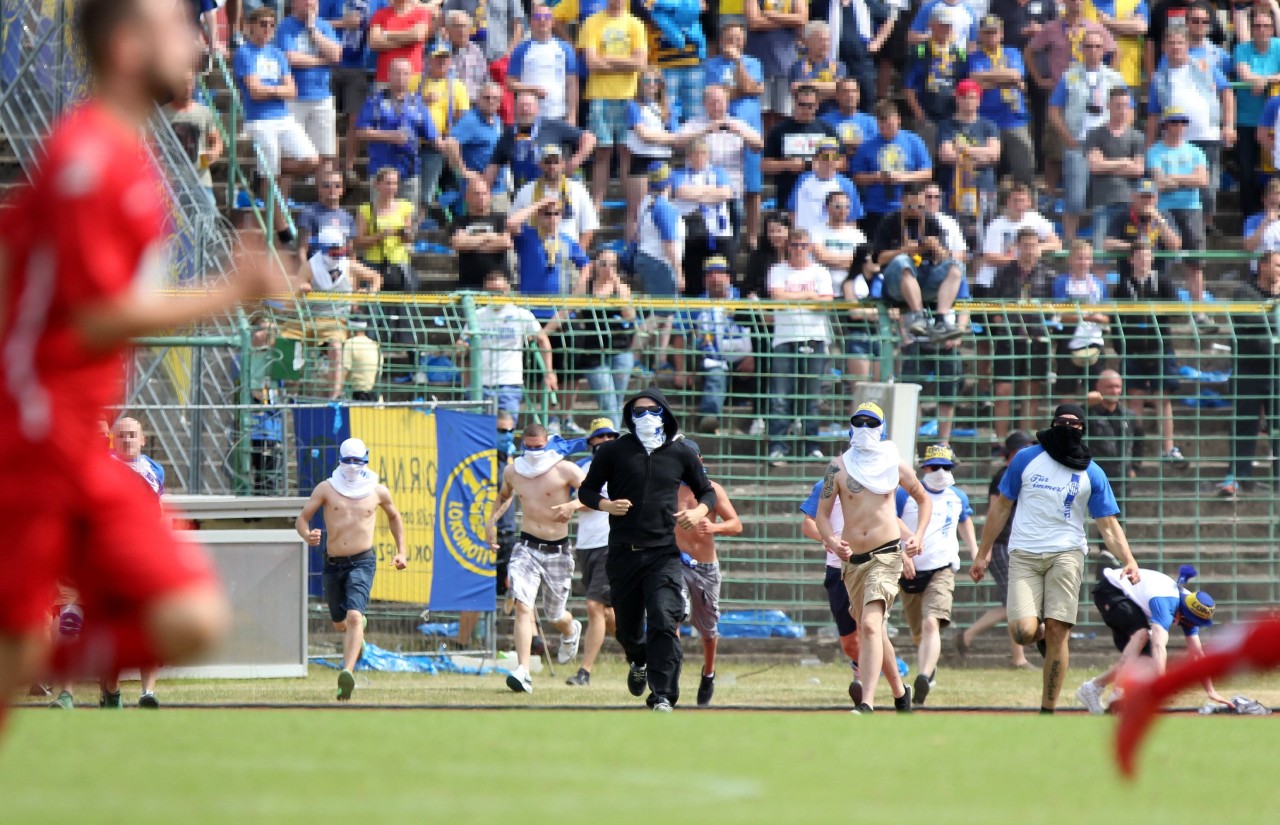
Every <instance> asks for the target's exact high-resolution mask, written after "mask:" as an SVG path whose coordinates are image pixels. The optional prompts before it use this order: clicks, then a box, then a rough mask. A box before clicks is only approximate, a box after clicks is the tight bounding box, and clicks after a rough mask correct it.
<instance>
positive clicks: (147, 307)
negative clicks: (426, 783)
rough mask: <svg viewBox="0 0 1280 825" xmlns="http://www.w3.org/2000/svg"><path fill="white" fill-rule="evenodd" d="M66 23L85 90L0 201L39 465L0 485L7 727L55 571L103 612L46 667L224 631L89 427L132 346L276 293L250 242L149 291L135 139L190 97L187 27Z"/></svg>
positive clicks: (25, 453) (201, 640)
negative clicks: (191, 283) (208, 275)
mask: <svg viewBox="0 0 1280 825" xmlns="http://www.w3.org/2000/svg"><path fill="white" fill-rule="evenodd" d="M76 35H77V36H76V40H77V42H79V43H81V44H83V46H84V54H85V58H86V64H87V67H88V71H89V73H90V75H91V81H92V82H91V84H90V88H91V89H92V93H91V96H90V97H89V98H88V100H87V101H85V102H84V103H83V104H82V105H80V106H79V107H78V108H76V109H74V110H72V111H71V113H70V114H68V115H67V116H66V117H65V118H64V119H63V120H61V121H60V122H59V123H58V124H56V125H55V126H54V128H53V130H52V132H51V133H50V134H49V135H48V137H47V138H46V140H45V141H44V145H43V159H42V161H41V164H40V166H39V167H38V168H37V169H35V170H34V171H33V172H32V173H31V175H30V177H29V179H28V181H27V182H26V183H25V184H22V185H20V186H19V187H18V188H17V189H16V191H15V192H13V193H12V194H11V196H10V198H9V199H8V203H9V205H10V206H11V207H12V208H8V209H4V210H0V278H3V283H4V285H5V293H4V296H3V303H2V304H0V307H2V309H0V339H2V340H3V345H4V347H6V348H7V349H9V351H11V352H16V353H20V354H22V357H20V358H14V359H8V360H6V361H5V362H4V363H3V365H0V375H2V376H3V380H4V381H5V383H6V384H9V385H13V386H21V387H22V388H23V391H22V392H21V393H18V394H15V395H10V396H6V397H5V398H4V399H3V400H0V420H3V421H4V422H5V427H6V429H7V431H8V432H9V433H10V440H9V445H8V448H9V451H10V456H11V458H12V460H14V461H16V462H18V463H19V464H21V465H22V466H26V467H29V468H31V469H30V472H24V473H21V474H13V475H10V476H9V477H8V478H7V480H6V481H5V483H4V486H3V493H4V495H3V496H0V501H3V502H4V504H3V510H4V523H5V525H6V527H7V529H8V530H9V535H10V538H11V541H10V542H9V543H7V544H6V545H5V547H6V550H5V551H4V558H5V561H6V562H7V566H8V567H9V569H10V572H9V573H8V574H6V575H5V576H4V577H3V579H0V702H3V704H0V728H2V727H3V724H4V715H5V713H6V710H7V706H8V699H9V698H10V697H11V696H12V695H13V694H14V693H15V691H16V690H17V689H18V688H19V687H21V688H22V689H26V688H27V687H28V686H29V685H30V684H31V682H32V677H33V675H34V674H35V673H36V672H37V671H39V670H40V668H41V665H42V661H43V660H44V659H45V653H46V647H47V642H48V633H47V628H48V620H49V607H50V605H52V604H53V603H54V594H55V587H56V584H57V582H58V581H60V580H63V579H69V580H71V581H70V583H71V584H73V585H75V586H77V587H78V589H79V590H80V595H81V598H82V600H83V604H84V607H85V610H86V613H90V612H91V613H93V615H94V616H95V617H96V619H95V622H94V624H93V626H91V627H86V628H85V629H84V631H83V632H82V633H81V634H80V635H79V638H78V639H76V640H75V641H74V642H72V643H70V644H67V645H64V646H61V647H59V648H58V649H57V650H56V651H54V653H53V657H52V663H51V664H52V666H51V668H50V676H51V677H52V678H53V679H56V680H66V679H68V678H77V677H81V676H100V675H102V674H103V673H114V672H117V671H119V670H122V669H126V668H133V667H150V666H153V665H155V664H157V663H159V662H161V661H164V662H168V663H171V664H184V663H187V662H190V661H193V660H195V659H197V658H198V657H199V656H200V655H201V654H203V653H204V652H205V651H207V650H208V649H210V648H211V647H212V646H213V645H214V644H215V643H216V642H217V641H218V640H219V639H220V638H221V637H222V636H223V635H224V633H225V631H226V628H227V627H228V625H229V623H230V610H229V607H228V604H227V599H226V596H225V594H224V593H223V591H222V588H221V587H220V586H219V584H218V580H217V574H216V572H215V571H214V568H213V566H212V564H211V563H210V562H209V560H208V558H207V557H206V555H205V554H204V553H203V552H202V551H201V550H200V549H199V548H198V546H197V545H195V544H194V543H191V542H186V541H179V540H178V539H177V537H176V536H175V535H174V534H173V532H172V530H171V529H170V527H169V526H168V525H167V524H166V523H165V520H164V519H163V518H162V517H161V513H160V511H159V509H158V508H156V506H155V496H154V495H153V494H152V493H150V492H149V491H147V490H145V489H143V488H142V487H141V486H140V485H138V484H137V483H136V481H137V480H136V477H135V476H134V474H133V472H132V471H131V470H130V469H129V468H128V467H126V466H124V464H123V463H121V462H120V461H117V460H116V459H115V458H113V457H112V455H111V453H110V451H109V449H108V446H107V443H106V440H105V439H103V438H101V436H100V435H99V433H100V432H101V428H102V422H103V419H104V417H105V411H106V409H107V407H109V406H111V405H113V404H116V403H119V401H120V400H121V399H120V388H122V387H123V386H124V357H123V356H124V355H125V353H126V350H127V348H128V346H129V343H130V342H131V341H133V340H135V339H137V338H138V337H140V336H146V335H152V334H157V333H159V332H160V331H161V330H172V329H177V328H182V327H186V326H188V325H190V324H193V323H195V322H197V321H199V320H201V319H203V318H206V317H211V316H221V315H223V314H224V313H226V312H228V311H230V310H232V309H233V308H234V307H236V306H237V305H239V304H241V303H243V302H247V301H249V300H252V299H255V298H257V297H259V296H261V295H265V294H268V293H269V292H272V291H276V290H279V291H283V290H284V289H285V279H284V274H283V273H282V272H280V271H279V269H278V267H276V266H275V265H274V264H272V263H271V262H270V260H269V259H268V258H267V257H266V256H265V255H264V254H263V253H262V252H260V251H259V250H257V249H243V250H242V251H241V252H240V255H239V258H238V260H237V264H238V266H237V268H236V271H235V272H234V274H232V275H231V277H230V278H229V279H228V280H227V281H225V282H224V283H223V284H221V285H220V286H216V287H211V288H209V289H207V290H201V291H199V292H194V293H186V294H179V295H165V294H162V293H160V292H157V291H153V290H151V289H150V288H149V287H148V284H150V283H152V282H154V281H158V280H160V279H162V278H163V277H164V272H163V266H162V261H163V260H164V256H163V253H162V248H163V243H164V240H165V231H166V230H165V220H166V216H167V207H166V205H165V203H163V202H162V201H161V199H160V193H161V192H163V191H164V188H163V186H162V184H161V179H160V173H159V171H158V170H157V169H156V167H155V166H154V165H153V164H152V163H151V162H150V161H148V160H146V158H147V157H148V153H147V152H146V150H145V147H144V146H143V140H144V137H143V136H144V134H145V132H146V129H147V124H148V122H149V121H150V118H151V117H152V116H153V115H154V114H155V109H156V105H157V104H158V103H159V102H161V101H164V100H167V99H170V98H172V97H174V96H177V95H180V94H181V93H182V91H183V88H184V86H185V85H186V79H187V73H188V72H189V71H190V69H191V66H192V65H193V63H194V61H195V57H196V54H195V46H196V43H197V37H196V31H195V28H194V26H193V25H192V22H191V18H190V16H189V15H187V14H186V13H185V10H184V8H183V6H182V5H181V4H178V3H173V2H169V1H168V0H82V2H80V3H79V4H78V5H77V22H76ZM55 216H56V220H55V219H54V217H55ZM33 301H38V302H39V306H41V307H42V309H43V312H41V313H40V314H39V315H35V314H33V313H32V312H30V310H29V307H30V306H31V302H33ZM32 485H35V486H36V487H38V489H40V490H41V491H42V494H41V495H40V496H32V495H31V494H30V492H31V490H32V489H33V486H32Z"/></svg>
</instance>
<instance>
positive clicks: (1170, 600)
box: [1102, 567, 1200, 636]
mask: <svg viewBox="0 0 1280 825" xmlns="http://www.w3.org/2000/svg"><path fill="white" fill-rule="evenodd" d="M1138 572H1139V573H1140V574H1141V575H1142V578H1141V579H1139V580H1138V583H1137V584H1131V583H1130V582H1129V580H1128V579H1126V578H1125V577H1124V571H1123V570H1119V569H1117V568H1111V569H1108V570H1103V571H1102V575H1104V576H1106V577H1107V581H1109V582H1111V583H1112V584H1113V585H1115V586H1116V587H1117V588H1118V589H1119V590H1120V591H1121V592H1122V593H1124V594H1125V595H1126V596H1128V597H1129V601H1131V602H1133V603H1134V604H1136V605H1137V606H1138V607H1140V608H1142V612H1143V613H1145V614H1146V615H1147V618H1148V619H1150V620H1151V624H1152V625H1160V627H1163V628H1164V629H1165V630H1169V629H1171V628H1172V627H1173V620H1174V616H1175V615H1176V614H1177V612H1178V607H1179V605H1181V604H1182V588H1181V587H1179V586H1178V583H1177V582H1176V581H1174V580H1173V579H1171V578H1169V577H1168V576H1166V575H1165V574H1164V573H1161V572H1160V571H1159V570H1147V569H1146V568H1145V567H1144V568H1142V569H1141V570H1139V571H1138ZM1179 626H1180V627H1181V628H1182V633H1183V635H1186V636H1195V635H1197V634H1198V633H1199V632H1200V628H1198V627H1196V626H1195V625H1179Z"/></svg>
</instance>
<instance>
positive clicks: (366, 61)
mask: <svg viewBox="0 0 1280 825" xmlns="http://www.w3.org/2000/svg"><path fill="white" fill-rule="evenodd" d="M386 4H387V0H321V3H320V16H321V17H323V18H324V19H325V20H327V21H328V22H329V25H330V26H332V27H333V30H334V31H335V32H337V34H338V37H339V38H340V39H341V41H342V61H341V62H340V63H339V64H338V65H337V66H336V67H335V68H334V69H333V94H334V100H335V107H336V109H337V111H338V114H340V115H346V118H347V127H346V142H345V144H344V149H343V153H342V169H343V174H344V175H345V177H346V182H347V183H348V184H349V185H355V184H357V183H359V182H360V178H359V176H358V175H357V174H356V155H357V153H358V151H359V146H360V144H359V142H358V141H357V140H356V121H357V119H358V115H359V114H360V109H361V108H362V107H363V106H364V102H365V99H366V98H368V97H369V80H370V78H371V77H372V74H373V65H374V60H375V57H374V53H373V52H372V51H371V50H370V49H369V18H370V17H372V16H373V13H374V12H376V11H378V10H379V9H381V8H382V7H384V6H385V5H386Z"/></svg>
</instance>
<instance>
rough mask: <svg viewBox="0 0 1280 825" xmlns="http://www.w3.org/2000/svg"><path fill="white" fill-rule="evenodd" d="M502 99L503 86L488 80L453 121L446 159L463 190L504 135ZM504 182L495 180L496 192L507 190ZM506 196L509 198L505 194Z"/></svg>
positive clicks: (485, 165) (485, 166)
mask: <svg viewBox="0 0 1280 825" xmlns="http://www.w3.org/2000/svg"><path fill="white" fill-rule="evenodd" d="M501 103H502V87H501V86H499V85H498V84H497V83H493V82H489V83H486V84H484V86H482V87H481V88H480V94H479V95H477V96H476V99H475V105H474V106H472V107H471V108H470V109H468V110H467V111H465V112H463V113H462V117H460V118H458V122H457V123H455V124H453V128H452V129H451V130H450V131H449V137H447V138H445V139H444V141H443V145H444V156H445V160H446V161H448V163H449V165H450V166H451V167H452V168H453V171H454V177H456V178H457V179H458V181H459V184H460V185H461V187H462V191H463V193H464V194H465V193H466V187H467V180H468V179H469V178H472V177H477V178H478V177H480V176H482V175H483V174H484V171H485V169H488V168H489V162H490V160H492V158H493V150H494V148H495V147H496V146H497V145H498V138H499V137H501V135H502V128H503V127H502V118H501V117H499V116H498V106H499V104H501ZM503 183H504V182H503V181H501V180H499V181H496V182H495V186H497V187H498V189H497V191H495V192H493V194H494V195H495V196H496V195H500V194H505V192H506V190H505V189H504V188H502V184H503ZM504 200H506V198H505V197H504ZM509 208H510V203H509V202H508V203H506V204H505V205H503V206H500V207H499V211H500V212H505V211H507V210H508V209H509Z"/></svg>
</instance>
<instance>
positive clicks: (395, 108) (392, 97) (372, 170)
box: [356, 58, 440, 208]
mask: <svg viewBox="0 0 1280 825" xmlns="http://www.w3.org/2000/svg"><path fill="white" fill-rule="evenodd" d="M387 77H388V79H389V81H390V82H389V83H388V84H387V88H386V90H384V91H375V92H374V93H373V94H372V95H370V96H369V100H368V102H366V103H365V105H364V109H363V110H362V111H361V112H360V119H359V122H358V123H357V124H356V135H357V136H358V137H359V138H360V139H361V140H362V141H364V142H365V143H367V144H368V145H369V177H370V178H371V179H372V178H373V177H374V176H376V175H377V174H378V170H380V169H384V168H386V167H388V166H390V167H392V168H394V169H395V170H396V171H398V172H399V173H400V181H401V183H400V187H401V188H400V194H401V196H402V197H403V198H404V199H405V200H407V201H409V203H411V204H413V206H414V208H417V207H418V205H419V204H420V203H422V200H421V198H420V197H419V195H420V191H421V183H420V181H419V179H418V155H419V153H420V152H421V143H422V141H426V142H427V143H428V144H429V145H431V146H432V147H433V148H434V147H438V146H439V145H440V138H439V135H438V134H437V133H436V126H435V122H434V121H433V120H432V119H431V114H430V112H428V111H427V107H426V106H425V105H423V103H422V98H420V97H418V96H417V95H416V94H413V93H412V92H410V91H409V84H410V82H411V81H412V78H413V66H411V65H410V63H409V61H408V60H407V59H405V58H397V59H395V60H393V61H391V68H390V70H389V73H388V75H387Z"/></svg>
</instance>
